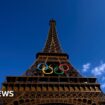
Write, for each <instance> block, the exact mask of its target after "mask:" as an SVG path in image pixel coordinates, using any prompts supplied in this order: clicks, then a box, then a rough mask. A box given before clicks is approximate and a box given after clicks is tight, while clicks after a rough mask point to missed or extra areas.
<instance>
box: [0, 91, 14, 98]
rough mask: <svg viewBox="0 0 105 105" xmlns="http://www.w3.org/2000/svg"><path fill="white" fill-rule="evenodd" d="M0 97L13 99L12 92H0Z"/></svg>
mask: <svg viewBox="0 0 105 105" xmlns="http://www.w3.org/2000/svg"><path fill="white" fill-rule="evenodd" d="M0 97H14V91H0Z"/></svg>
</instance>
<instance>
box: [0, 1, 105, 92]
mask: <svg viewBox="0 0 105 105" xmlns="http://www.w3.org/2000/svg"><path fill="white" fill-rule="evenodd" d="M52 18H53V19H55V20H56V23H57V32H58V36H59V39H60V42H61V45H62V48H63V49H64V52H66V53H68V54H69V56H70V62H71V63H72V65H74V67H75V68H76V69H78V71H79V72H81V74H83V75H84V76H89V77H97V78H98V81H99V82H100V83H101V88H102V90H103V91H104V92H105V0H1V1H0V72H1V73H0V86H1V83H2V82H3V81H4V80H5V77H6V76H10V75H14V76H15V75H21V74H23V73H24V72H25V71H26V70H27V69H28V68H29V67H30V66H31V64H32V63H33V62H34V60H35V54H36V53H37V52H40V51H41V50H42V48H43V47H44V44H45V41H46V38H47V34H48V29H49V20H50V19H52Z"/></svg>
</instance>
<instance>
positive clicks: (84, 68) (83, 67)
mask: <svg viewBox="0 0 105 105" xmlns="http://www.w3.org/2000/svg"><path fill="white" fill-rule="evenodd" d="M90 65H91V64H90V63H86V64H84V65H83V66H82V71H83V72H87V70H89V69H90Z"/></svg>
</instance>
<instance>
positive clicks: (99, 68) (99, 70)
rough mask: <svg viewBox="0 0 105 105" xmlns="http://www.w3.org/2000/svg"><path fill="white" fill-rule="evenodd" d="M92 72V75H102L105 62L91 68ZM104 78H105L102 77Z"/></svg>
mask: <svg viewBox="0 0 105 105" xmlns="http://www.w3.org/2000/svg"><path fill="white" fill-rule="evenodd" d="M92 74H93V75H94V76H102V75H104V74H105V63H101V64H100V65H99V66H96V67H94V68H93V69H92ZM103 79H105V78H103Z"/></svg>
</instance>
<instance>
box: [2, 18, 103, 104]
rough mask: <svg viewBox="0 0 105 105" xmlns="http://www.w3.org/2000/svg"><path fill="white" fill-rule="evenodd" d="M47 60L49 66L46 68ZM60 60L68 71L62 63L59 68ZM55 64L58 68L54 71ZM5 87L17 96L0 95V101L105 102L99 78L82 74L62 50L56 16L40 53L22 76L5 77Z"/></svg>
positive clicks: (48, 102) (36, 102)
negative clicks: (57, 31) (0, 96)
mask: <svg viewBox="0 0 105 105" xmlns="http://www.w3.org/2000/svg"><path fill="white" fill-rule="evenodd" d="M38 64H42V65H41V67H40V68H39V69H42V70H38ZM44 64H48V65H50V66H49V68H50V69H48V70H46V68H45V66H46V65H44ZM60 64H63V66H64V67H63V69H65V72H61V70H62V66H61V68H60V69H61V70H58V69H59V68H57V66H56V65H60ZM66 65H67V66H66ZM52 68H56V69H54V70H55V73H54V71H52ZM68 68H69V69H68ZM56 70H58V71H56ZM56 73H58V74H56ZM2 90H3V91H4V90H14V91H15V96H14V97H13V98H0V105H105V95H104V93H103V92H102V91H101V89H100V84H99V83H97V80H96V78H85V77H83V76H81V75H80V73H79V72H78V71H77V70H76V69H75V68H74V67H73V66H72V65H71V63H70V62H69V56H68V55H67V54H66V53H64V52H63V51H62V49H61V46H60V43H59V40H58V37H57V33H56V22H55V20H50V29H49V33H48V38H47V41H46V44H45V47H44V49H43V51H42V52H40V53H37V55H36V61H35V62H34V64H33V65H32V66H31V67H30V68H29V69H28V70H27V71H26V72H25V73H24V74H23V75H22V76H8V77H6V81H5V82H4V83H3V84H2Z"/></svg>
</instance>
